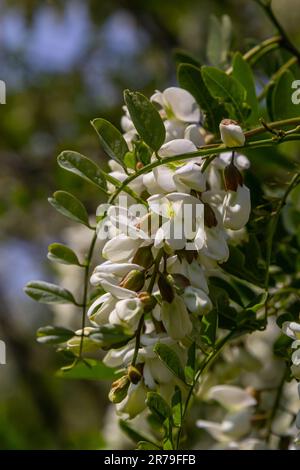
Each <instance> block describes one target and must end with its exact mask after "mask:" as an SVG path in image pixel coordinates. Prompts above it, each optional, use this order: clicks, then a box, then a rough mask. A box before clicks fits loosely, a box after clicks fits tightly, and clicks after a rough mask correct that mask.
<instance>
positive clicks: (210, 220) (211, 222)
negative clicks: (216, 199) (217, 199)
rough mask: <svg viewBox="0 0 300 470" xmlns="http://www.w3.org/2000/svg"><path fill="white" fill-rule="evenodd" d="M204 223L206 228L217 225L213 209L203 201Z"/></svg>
mask: <svg viewBox="0 0 300 470" xmlns="http://www.w3.org/2000/svg"><path fill="white" fill-rule="evenodd" d="M204 224H205V225H206V227H208V228H212V227H216V226H217V225H218V221H217V219H216V216H215V213H214V211H213V209H212V208H211V207H210V205H209V204H207V203H206V202H205V203H204Z"/></svg>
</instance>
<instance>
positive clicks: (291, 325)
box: [282, 321, 300, 340]
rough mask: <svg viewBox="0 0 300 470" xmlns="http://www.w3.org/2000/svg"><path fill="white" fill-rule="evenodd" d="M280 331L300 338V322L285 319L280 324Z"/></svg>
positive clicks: (294, 337)
mask: <svg viewBox="0 0 300 470" xmlns="http://www.w3.org/2000/svg"><path fill="white" fill-rule="evenodd" d="M282 331H283V332H284V333H285V334H286V335H287V336H289V337H290V338H292V339H295V340H297V339H300V323H296V322H294V321H285V322H284V323H283V324H282Z"/></svg>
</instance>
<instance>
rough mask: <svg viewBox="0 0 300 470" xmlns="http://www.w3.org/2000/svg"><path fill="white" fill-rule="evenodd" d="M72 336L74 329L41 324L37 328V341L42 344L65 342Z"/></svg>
mask: <svg viewBox="0 0 300 470" xmlns="http://www.w3.org/2000/svg"><path fill="white" fill-rule="evenodd" d="M73 336H74V331H72V330H69V329H67V328H62V327H59V326H43V327H42V328H39V329H38V330H37V341H38V342H39V343H42V344H60V343H65V342H66V341H68V340H69V339H71V338H72V337H73Z"/></svg>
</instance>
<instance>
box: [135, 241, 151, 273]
mask: <svg viewBox="0 0 300 470" xmlns="http://www.w3.org/2000/svg"><path fill="white" fill-rule="evenodd" d="M132 262H133V263H134V264H138V265H140V266H143V268H145V269H148V268H150V266H151V265H152V264H153V262H154V258H153V254H152V250H151V246H141V247H140V248H139V249H138V250H137V252H136V253H135V255H134V257H133V260H132Z"/></svg>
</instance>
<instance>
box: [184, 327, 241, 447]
mask: <svg viewBox="0 0 300 470" xmlns="http://www.w3.org/2000/svg"><path fill="white" fill-rule="evenodd" d="M234 334H235V332H234V331H230V332H229V333H228V334H227V335H226V336H224V338H221V339H220V340H219V341H218V342H217V344H216V347H215V349H214V350H213V351H212V352H211V353H210V354H209V355H208V356H207V357H206V358H205V360H204V361H203V363H202V364H201V366H200V368H199V369H198V371H197V372H196V374H195V376H194V380H193V383H192V385H191V386H190V389H189V392H188V396H187V399H186V401H185V404H184V410H183V413H182V418H181V425H180V428H179V429H178V434H177V446H176V449H179V445H180V437H181V433H182V429H183V426H184V421H185V418H186V414H187V410H188V407H189V404H190V401H191V399H192V396H193V393H194V390H195V387H196V385H197V383H198V380H199V378H200V377H201V375H203V373H204V372H206V370H207V369H208V368H209V366H210V365H211V364H212V362H213V361H214V360H215V359H216V358H217V356H218V355H219V354H220V352H221V351H222V349H223V348H224V346H225V345H226V344H227V343H228V341H229V340H230V339H231V338H232V337H233V336H234Z"/></svg>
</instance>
